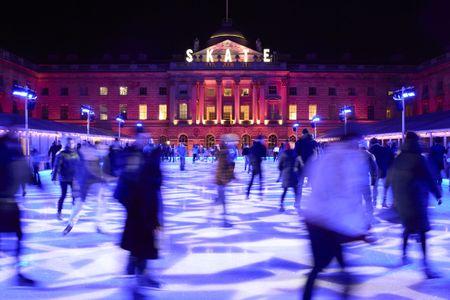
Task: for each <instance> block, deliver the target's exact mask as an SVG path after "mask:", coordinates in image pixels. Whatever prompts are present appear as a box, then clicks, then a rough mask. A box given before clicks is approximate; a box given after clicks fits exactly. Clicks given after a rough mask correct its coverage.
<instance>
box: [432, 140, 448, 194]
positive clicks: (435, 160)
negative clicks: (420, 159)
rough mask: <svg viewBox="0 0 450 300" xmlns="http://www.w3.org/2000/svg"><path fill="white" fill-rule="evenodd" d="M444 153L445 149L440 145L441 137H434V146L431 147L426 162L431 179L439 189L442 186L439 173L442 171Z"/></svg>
mask: <svg viewBox="0 0 450 300" xmlns="http://www.w3.org/2000/svg"><path fill="white" fill-rule="evenodd" d="M446 152H447V151H446V150H445V147H444V146H443V145H442V137H435V138H434V145H433V146H431V148H430V154H429V155H428V162H429V164H430V167H431V172H432V174H433V177H434V179H435V180H436V182H437V184H438V186H439V187H440V188H441V185H442V176H441V171H442V170H444V156H445V154H446Z"/></svg>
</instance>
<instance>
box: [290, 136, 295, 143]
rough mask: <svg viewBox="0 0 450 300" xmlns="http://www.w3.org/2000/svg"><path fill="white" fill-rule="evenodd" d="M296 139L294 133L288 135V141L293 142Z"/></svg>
mask: <svg viewBox="0 0 450 300" xmlns="http://www.w3.org/2000/svg"><path fill="white" fill-rule="evenodd" d="M296 140H297V138H296V137H295V135H291V136H290V137H289V142H293V143H295V141H296Z"/></svg>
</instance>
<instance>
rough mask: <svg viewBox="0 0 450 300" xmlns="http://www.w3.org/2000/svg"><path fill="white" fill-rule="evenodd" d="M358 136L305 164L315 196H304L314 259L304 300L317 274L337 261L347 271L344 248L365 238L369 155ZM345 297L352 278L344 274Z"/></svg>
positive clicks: (310, 292) (333, 146) (351, 135)
mask: <svg viewBox="0 0 450 300" xmlns="http://www.w3.org/2000/svg"><path fill="white" fill-rule="evenodd" d="M357 138H358V137H357V136H356V135H355V134H351V133H347V136H345V140H342V141H340V142H338V143H334V144H331V145H330V146H328V147H327V150H326V151H325V152H324V153H323V155H322V156H321V158H320V159H318V160H317V161H316V162H315V163H314V164H309V165H306V166H305V167H306V168H309V170H307V172H308V173H307V174H308V176H310V177H309V178H310V179H311V184H312V193H311V195H310V196H308V197H305V198H306V199H305V200H306V201H305V203H304V217H305V223H306V226H307V229H308V232H309V238H310V241H311V249H312V253H313V257H314V262H313V268H312V270H311V272H310V273H309V276H308V280H307V282H306V285H305V289H304V294H303V299H311V297H312V292H313V287H314V282H315V280H316V278H317V276H318V274H319V273H320V272H321V271H322V270H323V269H324V268H325V267H327V266H328V264H329V263H330V262H331V261H332V260H333V258H336V259H337V260H338V262H339V264H340V266H341V268H342V271H344V268H345V260H344V256H343V252H342V245H343V244H344V243H348V242H351V241H355V240H362V239H365V236H366V234H367V232H368V228H369V224H368V220H367V218H366V215H365V212H364V207H363V205H362V193H363V190H364V187H365V186H366V185H367V181H368V180H367V179H368V178H367V174H368V173H369V167H368V162H367V155H365V154H364V153H363V152H361V151H360V150H358V142H357ZM343 274H344V276H343V279H344V283H345V294H346V293H347V292H348V288H349V279H350V277H349V276H348V275H347V274H345V273H344V272H343Z"/></svg>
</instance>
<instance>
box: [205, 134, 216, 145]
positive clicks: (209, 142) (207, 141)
mask: <svg viewBox="0 0 450 300" xmlns="http://www.w3.org/2000/svg"><path fill="white" fill-rule="evenodd" d="M215 144H216V138H215V137H214V136H213V135H212V134H208V135H207V136H206V137H205V147H206V148H210V147H214V145H215Z"/></svg>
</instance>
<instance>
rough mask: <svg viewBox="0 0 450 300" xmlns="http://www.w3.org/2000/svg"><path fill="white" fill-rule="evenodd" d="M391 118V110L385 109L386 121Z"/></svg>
mask: <svg viewBox="0 0 450 300" xmlns="http://www.w3.org/2000/svg"><path fill="white" fill-rule="evenodd" d="M390 118H392V110H391V109H390V108H387V109H386V119H390Z"/></svg>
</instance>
